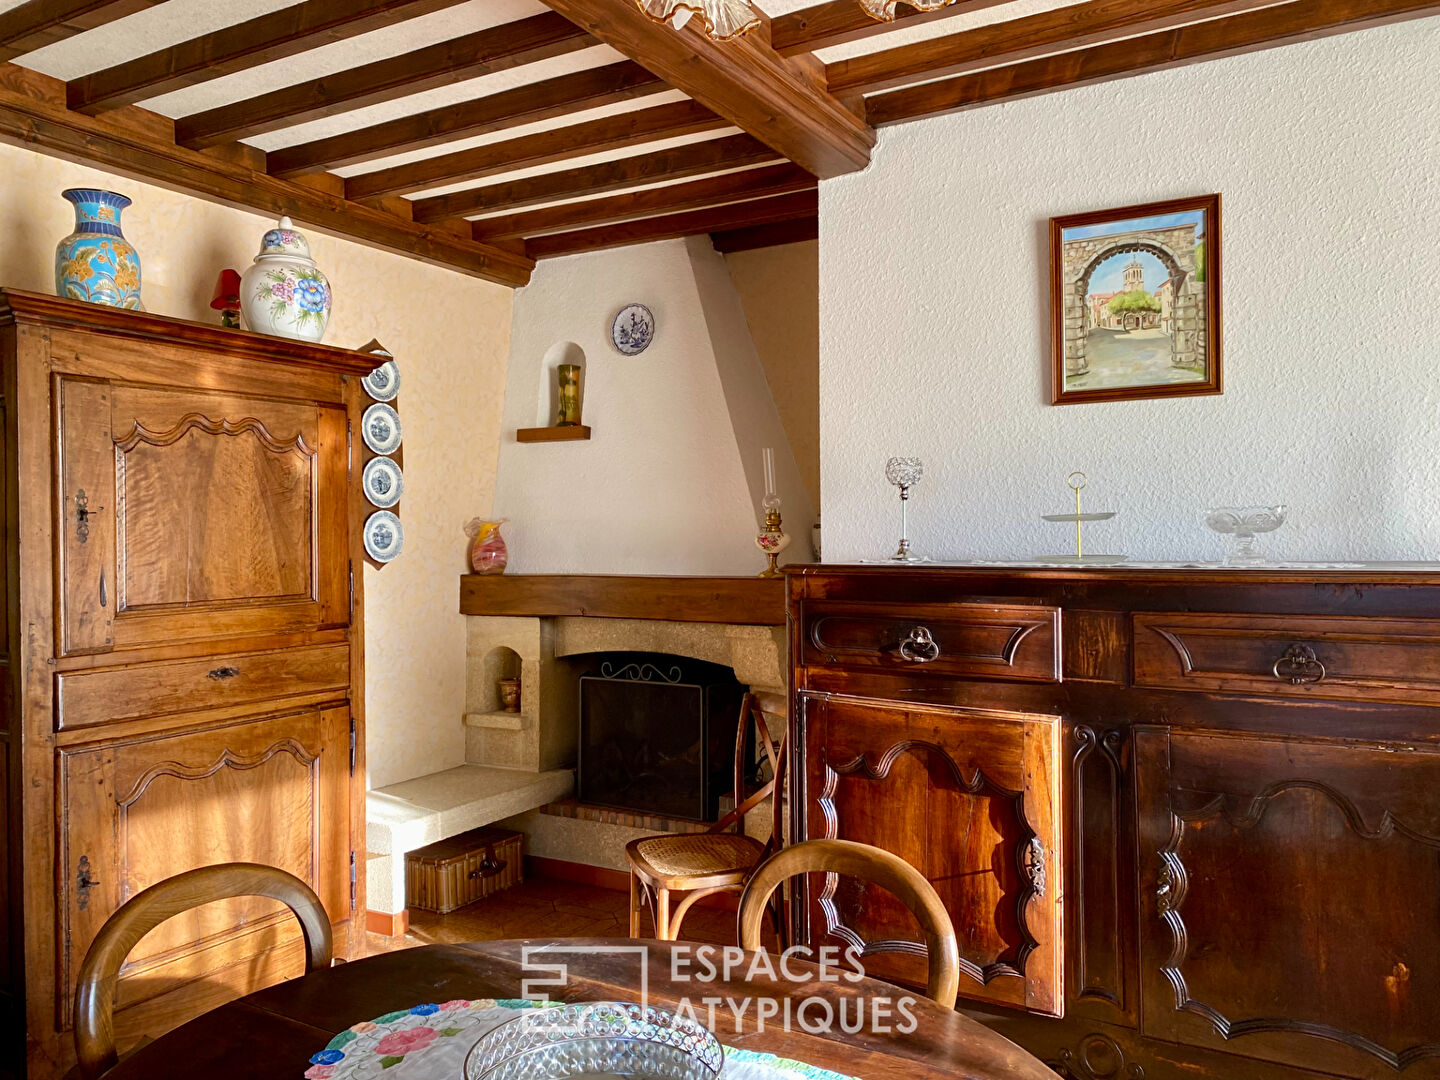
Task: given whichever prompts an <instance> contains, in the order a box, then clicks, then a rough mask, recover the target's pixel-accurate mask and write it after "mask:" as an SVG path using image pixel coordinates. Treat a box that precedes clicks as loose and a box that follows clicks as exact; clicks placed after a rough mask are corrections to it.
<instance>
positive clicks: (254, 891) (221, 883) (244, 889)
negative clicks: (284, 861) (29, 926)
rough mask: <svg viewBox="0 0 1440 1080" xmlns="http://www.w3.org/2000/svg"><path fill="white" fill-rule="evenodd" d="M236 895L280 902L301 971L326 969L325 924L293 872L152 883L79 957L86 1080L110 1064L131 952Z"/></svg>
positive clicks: (203, 873)
mask: <svg viewBox="0 0 1440 1080" xmlns="http://www.w3.org/2000/svg"><path fill="white" fill-rule="evenodd" d="M235 896H268V897H269V898H270V899H272V900H279V901H280V902H281V903H282V904H285V905H286V906H287V907H289V908H290V910H291V911H293V912H294V913H295V917H296V918H297V919H299V920H300V929H301V931H302V932H303V933H304V935H305V970H306V971H307V972H309V971H313V970H315V969H316V968H322V967H327V966H328V965H329V963H330V918H329V916H327V915H326V914H325V908H324V906H323V905H322V904H321V903H320V898H319V897H318V896H316V895H315V893H314V892H312V891H311V889H310V886H308V885H306V884H305V882H303V881H301V880H300V879H299V878H297V877H296V876H295V875H294V874H287V873H286V872H285V871H284V870H278V869H276V868H275V867H273V866H261V865H259V864H258V863H220V864H219V865H217V866H202V867H200V868H199V869H198V870H187V871H186V872H185V873H183V874H176V875H175V876H174V877H172V878H166V879H165V880H164V881H161V882H157V883H156V884H154V885H151V886H150V887H149V888H148V889H146V890H144V891H143V892H139V893H136V894H135V895H134V896H132V897H131V898H130V899H129V900H127V901H125V903H124V904H122V905H121V906H120V910H118V911H116V912H115V914H113V915H111V916H110V918H108V919H106V920H105V925H104V926H102V927H101V928H100V932H99V933H98V934H96V935H95V940H94V941H93V942H91V944H90V950H89V951H88V952H87V953H86V954H85V963H84V965H83V966H82V967H81V968H80V981H79V984H78V985H77V987H76V989H75V1049H76V1052H77V1053H78V1055H79V1058H80V1074H81V1075H82V1076H83V1077H85V1080H93V1078H95V1077H98V1076H100V1075H101V1074H102V1073H104V1072H106V1071H107V1070H109V1069H111V1068H113V1067H114V1065H115V1062H116V1057H115V1027H114V1021H115V983H116V980H117V979H118V978H119V975H120V965H122V964H123V963H125V958H126V957H127V956H129V955H130V950H131V949H133V948H134V947H135V945H136V943H137V942H138V941H139V940H140V939H141V938H143V937H144V936H145V935H146V934H148V933H149V932H150V931H151V930H153V929H155V927H157V926H159V925H160V924H161V923H163V922H164V921H165V920H166V919H169V918H170V917H171V916H174V915H178V914H180V913H181V912H182V911H189V910H190V909H191V908H197V907H200V906H201V905H202V904H209V903H213V902H214V901H216V900H228V899H230V898H231V897H235Z"/></svg>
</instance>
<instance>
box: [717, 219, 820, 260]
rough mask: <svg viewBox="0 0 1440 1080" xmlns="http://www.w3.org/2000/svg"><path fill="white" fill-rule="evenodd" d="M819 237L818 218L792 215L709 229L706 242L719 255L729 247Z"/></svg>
mask: <svg viewBox="0 0 1440 1080" xmlns="http://www.w3.org/2000/svg"><path fill="white" fill-rule="evenodd" d="M819 239H820V218H819V216H818V215H817V216H816V217H806V218H795V219H794V220H793V221H780V222H776V223H775V224H774V225H746V226H744V227H743V228H739V229H726V230H725V231H724V232H712V233H711V234H710V243H711V245H712V246H713V247H714V248H715V250H716V251H718V252H720V254H721V255H729V254H730V253H731V252H733V251H754V250H755V249H756V248H767V247H779V246H780V245H781V244H799V243H803V242H804V241H806V240H819Z"/></svg>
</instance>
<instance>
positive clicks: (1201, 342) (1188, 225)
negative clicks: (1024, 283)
mask: <svg viewBox="0 0 1440 1080" xmlns="http://www.w3.org/2000/svg"><path fill="white" fill-rule="evenodd" d="M1050 277H1051V324H1052V331H1053V344H1052V360H1051V364H1052V369H1053V371H1052V376H1053V394H1052V401H1053V402H1054V403H1055V404H1057V405H1060V404H1070V403H1076V402H1086V401H1114V400H1121V399H1126V398H1152V397H1176V396H1190V395H1194V394H1218V393H1220V391H1221V379H1220V196H1219V195H1206V196H1202V197H1199V198H1194V199H1176V200H1171V201H1169V202H1163V203H1149V204H1146V205H1143V206H1127V207H1122V208H1120V209H1118V210H1104V211H1098V212H1093V213H1087V214H1075V215H1071V216H1069V217H1060V218H1052V219H1051V221H1050Z"/></svg>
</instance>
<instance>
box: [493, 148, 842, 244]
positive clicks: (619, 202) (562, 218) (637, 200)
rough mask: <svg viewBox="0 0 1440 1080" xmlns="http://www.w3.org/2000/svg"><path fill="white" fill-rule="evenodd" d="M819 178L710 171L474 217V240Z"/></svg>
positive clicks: (792, 169)
mask: <svg viewBox="0 0 1440 1080" xmlns="http://www.w3.org/2000/svg"><path fill="white" fill-rule="evenodd" d="M818 183H819V181H817V180H816V179H815V177H813V176H811V175H810V174H809V173H808V172H806V171H805V170H804V169H802V168H800V166H799V165H791V164H789V163H788V162H787V163H786V164H784V165H767V166H765V167H763V168H759V169H747V170H745V171H744V172H734V173H725V174H724V175H723V176H709V177H706V178H705V179H704V180H690V181H687V182H685V183H681V184H666V185H663V186H661V187H653V188H641V189H640V190H639V191H627V192H626V193H625V194H623V195H611V196H609V197H608V198H604V199H586V200H585V201H584V202H577V203H564V204H562V205H560V206H547V207H545V208H544V209H541V210H528V211H524V212H522V213H518V214H504V215H500V216H497V217H489V218H483V219H481V220H480V221H473V222H471V223H470V224H471V226H472V229H471V232H472V235H473V236H474V237H475V239H476V240H483V241H485V242H487V243H495V242H497V241H501V240H512V239H515V238H517V237H536V236H546V235H548V234H550V233H557V232H566V231H569V230H572V229H580V228H587V227H595V226H598V225H614V224H617V223H619V222H622V221H633V220H634V219H636V218H644V217H656V216H657V215H660V214H674V213H680V212H682V211H685V210H702V209H705V208H706V207H710V206H719V205H722V204H724V203H728V202H736V201H737V200H743V199H760V198H764V197H766V196H769V195H788V194H790V193H791V192H793V191H813V190H814V189H815V187H816V185H817V184H818Z"/></svg>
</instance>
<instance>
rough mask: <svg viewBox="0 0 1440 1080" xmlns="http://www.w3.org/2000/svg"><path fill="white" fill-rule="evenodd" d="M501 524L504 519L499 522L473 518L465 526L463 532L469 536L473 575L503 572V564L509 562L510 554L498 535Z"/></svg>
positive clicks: (503, 522)
mask: <svg viewBox="0 0 1440 1080" xmlns="http://www.w3.org/2000/svg"><path fill="white" fill-rule="evenodd" d="M503 524H505V519H504V518H501V519H500V520H499V521H482V520H480V519H479V518H474V519H472V520H471V522H470V524H468V525H466V526H465V532H466V533H467V534H469V536H470V569H472V570H474V571H475V573H477V574H503V573H504V572H505V564H506V563H507V562H509V561H510V552H509V550H507V549H506V547H505V538H504V537H503V536H501V535H500V526H501V525H503Z"/></svg>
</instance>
